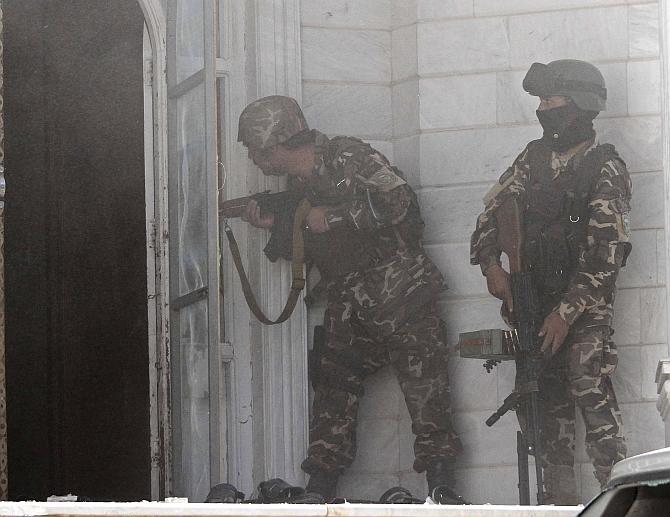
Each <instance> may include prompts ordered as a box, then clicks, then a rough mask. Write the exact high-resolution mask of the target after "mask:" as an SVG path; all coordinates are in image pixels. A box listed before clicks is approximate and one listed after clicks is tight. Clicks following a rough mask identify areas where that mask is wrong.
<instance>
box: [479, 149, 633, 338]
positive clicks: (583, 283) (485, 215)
mask: <svg viewBox="0 0 670 517" xmlns="http://www.w3.org/2000/svg"><path fill="white" fill-rule="evenodd" d="M529 149H531V145H529V146H528V147H526V149H525V150H524V151H523V152H522V153H521V154H520V155H519V157H518V158H517V159H516V160H515V162H514V164H513V165H512V167H511V168H510V169H509V172H507V173H506V174H504V175H503V177H504V182H503V183H504V186H503V185H500V183H498V184H496V185H495V186H494V188H493V189H492V194H493V195H492V196H487V198H485V199H487V201H488V202H487V204H486V207H485V209H484V211H483V212H482V213H481V214H480V215H479V217H478V219H477V226H476V229H475V231H474V233H473V234H472V238H471V241H470V262H471V263H472V264H479V265H480V266H481V269H482V272H484V271H486V269H487V268H488V267H489V266H491V265H492V264H496V263H500V250H499V248H498V246H497V242H496V241H497V235H498V231H497V228H496V220H495V210H496V209H497V208H498V207H499V206H500V205H501V204H502V203H503V202H504V201H505V200H506V199H507V198H508V196H517V197H519V198H520V199H521V206H524V202H523V196H524V193H525V186H526V184H527V183H528V181H529V175H530V173H531V170H530V163H529V162H530V159H529V152H530V151H529ZM588 150H589V149H584V150H582V151H581V152H580V153H579V155H578V156H575V155H572V156H563V157H561V156H559V155H557V153H555V152H552V164H551V167H552V169H553V170H554V171H556V175H558V174H561V173H562V172H563V171H565V170H566V169H567V167H570V166H571V164H570V160H572V159H578V158H580V157H583V156H584V154H585V153H586V152H588ZM631 189H632V186H631V180H630V175H629V174H628V171H627V170H626V166H625V164H624V163H623V162H622V161H620V160H616V159H612V160H609V161H607V162H606V163H604V164H603V165H602V168H601V171H600V175H599V177H598V179H597V181H596V183H595V188H594V191H593V194H592V197H591V200H590V202H589V214H590V217H589V222H588V229H587V240H586V242H585V243H583V245H582V246H581V251H580V256H579V265H578V269H577V272H576V274H575V275H574V277H573V278H572V279H571V281H570V284H569V286H568V289H567V291H566V292H565V293H564V294H563V296H562V298H561V301H560V303H559V304H558V305H557V306H556V307H555V308H554V310H555V311H556V312H558V313H559V314H560V315H561V317H562V318H563V319H564V320H565V321H567V322H568V323H569V324H571V325H572V324H573V323H574V322H575V321H576V320H577V319H578V318H579V317H581V316H582V315H584V314H588V315H590V317H593V318H595V319H597V320H598V321H599V322H600V323H601V324H605V325H610V324H611V321H612V316H613V313H614V310H613V305H614V291H615V287H616V279H617V276H618V274H619V270H620V268H621V264H622V262H623V258H624V253H625V250H626V246H630V222H629V212H630V200H631Z"/></svg>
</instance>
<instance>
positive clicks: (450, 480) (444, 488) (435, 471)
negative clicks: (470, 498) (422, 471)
mask: <svg viewBox="0 0 670 517" xmlns="http://www.w3.org/2000/svg"><path fill="white" fill-rule="evenodd" d="M426 481H427V482H428V496H429V497H430V498H431V499H432V500H433V501H435V502H436V503H437V504H469V503H468V502H467V501H466V500H465V499H463V497H462V496H460V495H459V494H458V493H456V491H455V490H454V488H455V486H456V477H455V475H454V466H453V465H452V462H451V461H449V460H437V461H435V462H433V463H431V464H430V465H429V466H428V468H427V469H426Z"/></svg>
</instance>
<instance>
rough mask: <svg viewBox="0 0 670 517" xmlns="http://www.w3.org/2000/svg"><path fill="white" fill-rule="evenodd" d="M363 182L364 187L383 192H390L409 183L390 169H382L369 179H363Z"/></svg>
mask: <svg viewBox="0 0 670 517" xmlns="http://www.w3.org/2000/svg"><path fill="white" fill-rule="evenodd" d="M361 180H362V182H363V184H364V185H366V186H369V187H372V188H374V189H375V190H379V191H381V192H388V191H390V190H393V189H394V188H396V187H399V186H400V185H405V184H406V183H407V182H406V181H405V180H404V179H402V178H401V177H400V176H399V175H398V174H396V173H395V172H394V171H393V170H392V169H391V168H390V167H382V168H381V169H379V170H378V171H377V172H375V173H374V174H373V175H372V176H370V177H369V178H361Z"/></svg>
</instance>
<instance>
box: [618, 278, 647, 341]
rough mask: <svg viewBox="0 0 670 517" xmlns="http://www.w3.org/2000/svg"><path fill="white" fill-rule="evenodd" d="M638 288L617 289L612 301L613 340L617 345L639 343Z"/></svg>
mask: <svg viewBox="0 0 670 517" xmlns="http://www.w3.org/2000/svg"><path fill="white" fill-rule="evenodd" d="M640 316H641V314H640V290H639V289H619V290H618V291H617V293H616V301H615V302H614V336H613V337H614V342H615V343H616V344H617V346H625V345H638V344H640V336H641V328H640V327H641V325H640Z"/></svg>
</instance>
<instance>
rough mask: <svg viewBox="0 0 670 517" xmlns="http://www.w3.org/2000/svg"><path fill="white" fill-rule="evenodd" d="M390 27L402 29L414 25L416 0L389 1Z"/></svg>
mask: <svg viewBox="0 0 670 517" xmlns="http://www.w3.org/2000/svg"><path fill="white" fill-rule="evenodd" d="M391 2H392V8H391V21H392V27H393V28H397V27H404V26H406V25H411V24H413V23H416V13H417V9H418V7H417V0H391Z"/></svg>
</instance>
